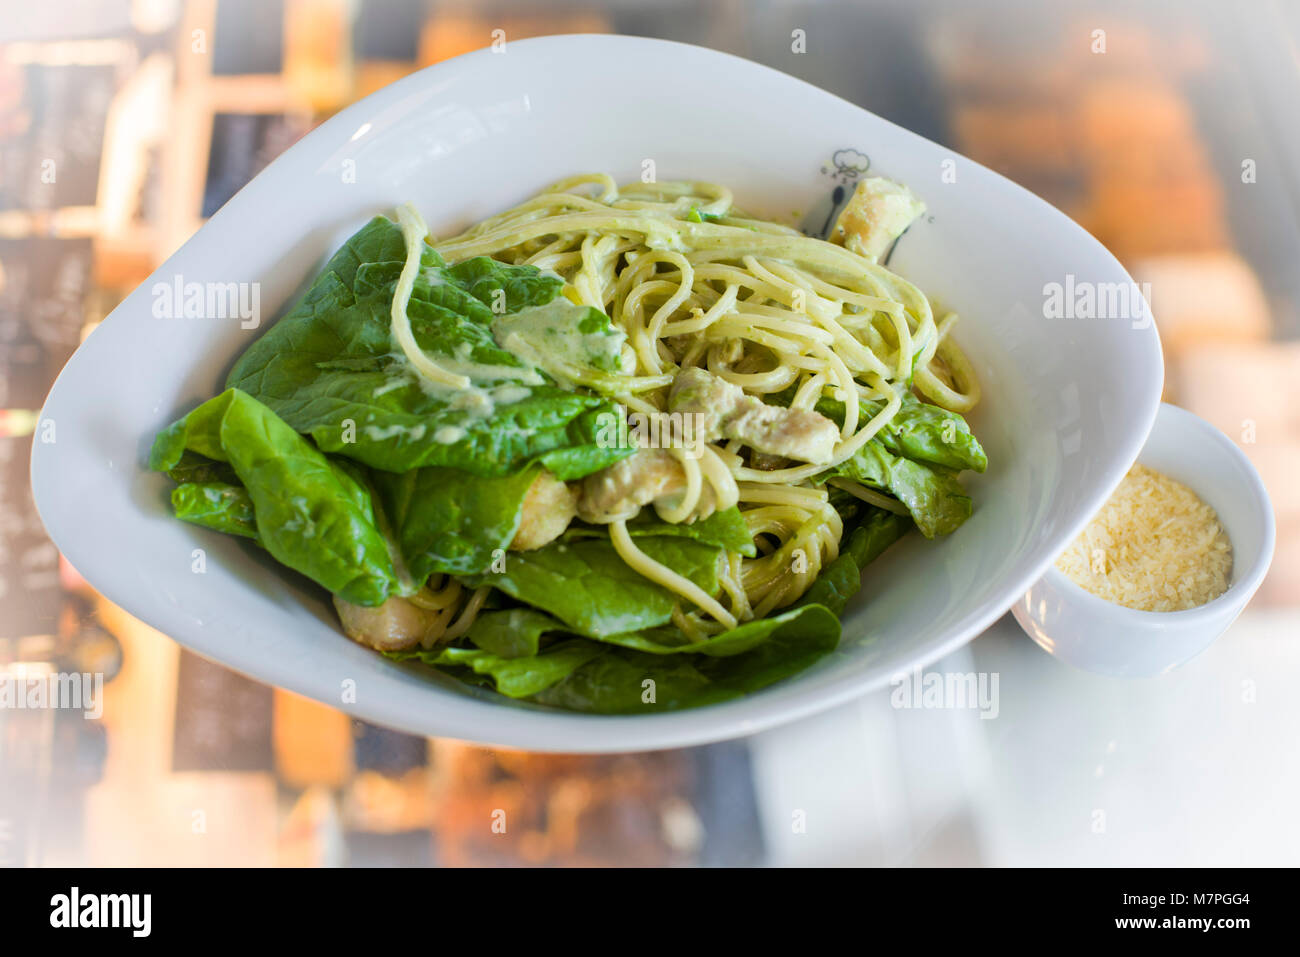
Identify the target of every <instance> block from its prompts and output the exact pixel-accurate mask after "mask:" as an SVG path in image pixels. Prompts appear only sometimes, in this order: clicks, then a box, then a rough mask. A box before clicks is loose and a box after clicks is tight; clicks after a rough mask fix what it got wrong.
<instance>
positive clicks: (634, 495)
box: [578, 449, 714, 525]
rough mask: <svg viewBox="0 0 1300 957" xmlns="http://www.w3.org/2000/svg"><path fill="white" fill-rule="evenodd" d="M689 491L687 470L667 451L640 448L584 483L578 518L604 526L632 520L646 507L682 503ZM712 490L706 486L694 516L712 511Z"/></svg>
mask: <svg viewBox="0 0 1300 957" xmlns="http://www.w3.org/2000/svg"><path fill="white" fill-rule="evenodd" d="M685 491H686V471H685V470H684V469H683V468H682V464H681V463H680V462H678V461H677V459H676V458H674V457H673V454H672V453H671V452H669V451H668V450H667V449H641V450H640V451H639V452H636V453H634V454H632V455H629V456H628V457H627V458H625V459H623V460H622V461H620V462H617V463H615V464H614V465H611V466H610V467H609V468H607V469H601V470H600V471H599V472H596V473H594V474H592V475H588V476H587V477H586V478H585V479H583V480H582V492H581V494H580V495H579V496H578V517H579V518H580V519H582V520H583V521H584V522H591V523H593V524H596V525H604V524H606V523H608V522H612V521H614V520H615V519H620V518H629V517H631V516H632V515H634V514H636V512H637V510H638V509H640V508H641V506H643V505H651V504H656V503H657V504H660V505H665V506H668V507H673V506H674V505H675V504H680V503H681V500H680V496H681V495H682V494H683V493H685ZM713 501H714V497H713V490H712V489H711V488H710V487H709V486H708V485H707V484H705V486H704V487H703V488H702V489H701V490H700V503H699V505H698V506H697V507H696V509H695V514H696V515H697V516H699V517H704V516H706V515H708V514H709V513H711V512H712V511H713V504H712V503H713Z"/></svg>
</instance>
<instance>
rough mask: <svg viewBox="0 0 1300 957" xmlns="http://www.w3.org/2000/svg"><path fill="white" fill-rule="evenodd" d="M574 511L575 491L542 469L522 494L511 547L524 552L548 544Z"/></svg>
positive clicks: (557, 536) (562, 529)
mask: <svg viewBox="0 0 1300 957" xmlns="http://www.w3.org/2000/svg"><path fill="white" fill-rule="evenodd" d="M577 514H578V493H577V491H576V490H574V489H571V488H570V487H569V486H567V485H565V484H564V483H563V482H561V481H560V480H559V479H557V478H556V477H555V476H554V475H552V474H551V473H550V472H548V471H547V470H546V469H542V470H541V471H540V472H538V473H537V478H535V479H533V484H532V485H530V486H528V491H527V492H526V493H525V494H524V504H523V508H522V510H521V512H520V516H519V531H517V532H515V537H514V538H513V539H512V540H511V542H510V550H511V551H512V552H527V551H532V550H533V549H534V548H541V547H542V546H543V545H547V544H550V543H551V542H553V541H555V539H557V538H559V537H560V535H561V534H562V533H563V532H564V530H565V529H566V528H568V527H569V522H571V521H573V517H574V516H575V515H577Z"/></svg>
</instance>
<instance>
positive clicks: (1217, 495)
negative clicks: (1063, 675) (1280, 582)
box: [1011, 403, 1275, 677]
mask: <svg viewBox="0 0 1300 957" xmlns="http://www.w3.org/2000/svg"><path fill="white" fill-rule="evenodd" d="M1137 461H1138V462H1139V463H1140V464H1142V465H1145V466H1147V467H1149V468H1153V469H1156V470H1157V471H1159V472H1163V473H1164V474H1166V475H1168V476H1169V477H1170V478H1173V479H1176V480H1178V481H1179V482H1182V483H1183V484H1184V485H1186V486H1188V487H1189V488H1191V489H1192V491H1194V492H1196V494H1197V495H1199V496H1200V497H1201V498H1202V499H1204V500H1205V501H1206V502H1207V503H1208V504H1209V505H1210V506H1211V507H1212V508H1213V509H1214V510H1215V511H1216V512H1217V513H1218V515H1219V521H1220V522H1221V523H1222V524H1223V527H1224V529H1225V530H1226V531H1227V533H1228V537H1229V539H1231V541H1232V579H1231V582H1230V583H1229V585H1228V590H1227V591H1225V592H1224V593H1223V594H1222V595H1220V596H1219V597H1218V598H1215V599H1214V600H1213V601H1210V602H1208V603H1206V604H1204V605H1202V606H1201V607H1199V608H1190V609H1188V610H1187V611H1170V612H1153V611H1138V610H1136V609H1133V608H1125V607H1123V606H1122V605H1116V604H1112V603H1111V602H1108V601H1106V600H1105V599H1102V598H1098V597H1097V596H1096V595H1093V594H1092V593H1091V592H1087V591H1084V590H1083V589H1082V588H1080V587H1079V586H1078V585H1076V584H1075V583H1074V582H1072V581H1070V579H1068V578H1066V577H1065V576H1064V575H1063V574H1061V573H1060V572H1059V571H1058V570H1057V569H1056V568H1055V567H1054V566H1053V567H1051V568H1049V569H1048V571H1047V574H1046V575H1044V576H1043V577H1042V578H1041V579H1039V581H1038V582H1037V583H1036V584H1035V585H1034V586H1033V587H1032V588H1030V589H1029V591H1028V592H1026V593H1025V596H1024V597H1023V598H1021V599H1020V601H1018V602H1016V604H1015V605H1014V606H1013V607H1012V609H1011V613H1012V614H1013V615H1014V616H1015V618H1016V621H1017V622H1019V623H1020V627H1021V628H1023V629H1024V630H1025V632H1026V634H1028V635H1029V637H1030V638H1032V639H1034V641H1035V642H1037V643H1038V644H1039V645H1040V646H1041V647H1042V648H1043V649H1045V650H1046V651H1048V652H1050V653H1051V654H1053V655H1056V656H1057V657H1058V658H1061V659H1063V660H1065V661H1068V662H1069V663H1070V664H1072V665H1075V666H1077V667H1079V668H1083V669H1085V670H1087V671H1095V672H1099V673H1101V674H1107V675H1119V676H1127V677H1149V676H1153V675H1159V674H1164V673H1165V672H1166V671H1169V670H1171V669H1173V668H1176V667H1177V666H1178V665H1181V664H1182V663H1183V662H1185V661H1188V660H1189V659H1191V658H1193V657H1195V656H1196V655H1198V654H1200V653H1201V652H1202V651H1204V650H1205V649H1206V648H1208V647H1209V646H1210V644H1211V643H1213V641H1214V639H1216V638H1218V637H1219V635H1221V634H1223V632H1224V631H1226V630H1227V628H1228V626H1229V625H1231V624H1232V623H1233V621H1235V620H1236V618H1237V615H1239V614H1240V613H1241V610H1242V608H1244V607H1245V605H1246V602H1248V601H1250V598H1251V596H1252V595H1254V594H1255V590H1256V589H1257V588H1259V583H1260V582H1261V581H1263V579H1264V573H1265V572H1267V571H1268V566H1269V562H1271V561H1272V560H1273V540H1274V535H1275V529H1274V519H1273V506H1272V503H1271V502H1270V501H1269V498H1268V492H1267V491H1266V490H1265V488H1264V483H1263V482H1261V481H1260V478H1259V473H1258V472H1256V471H1255V467H1254V466H1253V465H1251V463H1250V460H1249V459H1247V458H1246V456H1245V455H1244V454H1243V453H1242V451H1241V449H1240V448H1238V447H1237V445H1236V443H1234V442H1233V441H1232V440H1231V439H1229V438H1228V437H1227V436H1226V435H1224V434H1223V433H1222V432H1220V431H1219V430H1218V429H1216V428H1215V427H1214V426H1212V425H1210V424H1209V423H1208V422H1206V421H1205V420H1204V419H1202V418H1200V417H1198V416H1196V415H1193V414H1192V413H1190V412H1188V411H1186V410H1185V409H1180V408H1178V407H1177V406H1173V405H1169V404H1168V403H1165V404H1163V405H1161V406H1160V412H1159V413H1158V414H1157V416H1156V421H1155V425H1153V426H1152V427H1151V434H1150V436H1148V438H1147V442H1146V445H1145V446H1144V447H1143V449H1142V452H1141V453H1140V454H1139V455H1138V458H1137Z"/></svg>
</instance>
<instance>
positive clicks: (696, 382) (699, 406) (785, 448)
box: [668, 369, 840, 464]
mask: <svg viewBox="0 0 1300 957" xmlns="http://www.w3.org/2000/svg"><path fill="white" fill-rule="evenodd" d="M668 407H669V409H671V410H672V411H673V412H682V413H686V414H693V415H699V416H702V417H703V418H702V419H701V425H702V431H703V434H704V437H705V441H713V440H715V439H718V438H724V439H737V440H739V441H740V442H743V443H744V444H745V445H748V446H749V447H750V448H751V449H754V450H755V451H756V452H764V453H766V454H768V455H777V456H781V457H782V458H787V459H797V460H799V461H800V462H812V463H817V464H820V463H823V462H829V461H830V460H831V458H832V456H833V455H834V451H835V444H836V443H837V442H839V440H840V430H839V426H837V425H836V424H835V423H834V422H832V421H831V420H830V419H828V418H826V416H824V415H822V414H820V413H818V412H813V411H811V410H809V409H785V408H782V407H780V406H776V405H768V404H767V403H765V402H764V401H763V400H762V399H760V398H758V397H757V396H752V395H746V394H745V391H744V390H743V389H741V387H740V386H738V385H734V384H733V383H730V382H728V381H727V380H725V379H722V378H719V377H718V376H715V375H713V374H712V373H711V372H706V371H705V370H703V369H684V370H682V371H681V372H679V373H678V374H677V378H675V379H674V380H673V385H672V389H671V390H670V391H669V393H668Z"/></svg>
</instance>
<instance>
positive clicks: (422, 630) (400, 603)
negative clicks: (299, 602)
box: [334, 595, 438, 651]
mask: <svg viewBox="0 0 1300 957" xmlns="http://www.w3.org/2000/svg"><path fill="white" fill-rule="evenodd" d="M334 608H335V610H336V611H337V612H338V613H339V621H341V622H342V623H343V632H344V634H346V635H347V636H348V637H349V638H351V639H352V640H353V641H355V642H358V643H360V644H363V645H365V646H366V647H368V648H375V649H377V650H379V651H400V650H401V649H403V648H413V647H415V646H416V645H418V644H419V643H420V641H421V640H422V639H423V638H424V636H425V635H427V634H428V633H429V629H430V628H432V627H433V625H434V623H435V622H436V620H437V617H438V613H437V612H433V611H426V610H425V609H423V608H417V607H416V606H415V605H413V604H411V603H410V602H409V601H407V600H406V599H405V598H397V597H393V598H390V599H388V600H387V601H386V602H384V603H383V604H382V605H375V606H374V607H367V606H366V605H354V604H353V603H352V602H350V601H344V600H343V599H342V598H339V597H338V596H337V595H335V596H334Z"/></svg>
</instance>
